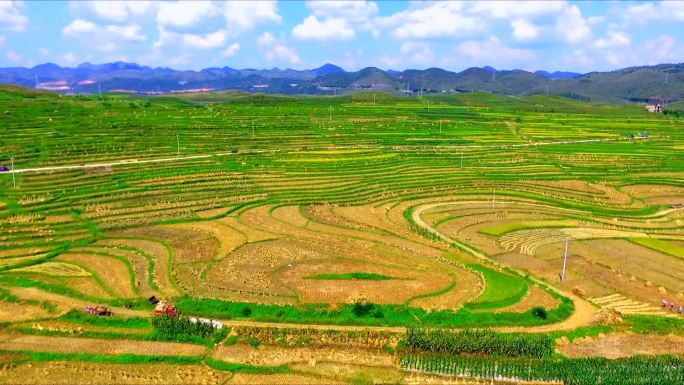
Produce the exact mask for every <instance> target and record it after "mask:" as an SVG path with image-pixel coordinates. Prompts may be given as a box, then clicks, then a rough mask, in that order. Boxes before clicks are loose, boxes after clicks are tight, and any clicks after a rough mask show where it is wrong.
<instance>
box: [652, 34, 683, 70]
mask: <svg viewBox="0 0 684 385" xmlns="http://www.w3.org/2000/svg"><path fill="white" fill-rule="evenodd" d="M676 44H677V40H676V39H675V38H674V37H672V36H670V35H663V36H660V37H657V38H655V39H652V40H647V41H646V42H644V49H645V51H646V52H645V54H646V55H645V57H646V60H648V61H649V64H657V63H664V62H671V61H681V60H683V59H684V58H683V57H682V53H683V50H682V49H681V48H680V49H675V46H676Z"/></svg>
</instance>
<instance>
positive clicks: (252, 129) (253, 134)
mask: <svg viewBox="0 0 684 385" xmlns="http://www.w3.org/2000/svg"><path fill="white" fill-rule="evenodd" d="M252 140H254V121H253V120H252Z"/></svg>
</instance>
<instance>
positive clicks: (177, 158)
mask: <svg viewBox="0 0 684 385" xmlns="http://www.w3.org/2000/svg"><path fill="white" fill-rule="evenodd" d="M624 140H629V139H628V138H602V139H582V140H562V141H556V142H535V143H512V144H495V145H471V146H367V145H366V146H321V147H311V148H308V149H307V150H303V149H302V148H295V147H291V148H279V149H269V150H258V149H251V150H243V151H241V153H276V152H291V151H300V152H302V151H320V150H352V149H353V150H358V149H364V150H392V151H411V150H420V149H423V148H430V149H431V150H434V149H440V150H447V151H448V150H453V151H463V150H464V149H482V148H501V149H506V148H520V147H535V146H549V145H557V144H590V143H602V142H617V141H624ZM229 155H234V154H233V153H231V152H217V153H212V154H203V155H187V156H175V157H169V158H156V159H142V160H139V159H121V160H117V161H111V162H103V163H90V164H70V165H64V166H49V167H31V168H20V169H15V170H11V171H8V172H9V173H16V174H20V173H25V172H45V171H57V170H78V169H86V168H95V167H111V166H120V165H124V164H145V163H166V162H182V161H185V160H195V159H207V158H211V157H213V156H229Z"/></svg>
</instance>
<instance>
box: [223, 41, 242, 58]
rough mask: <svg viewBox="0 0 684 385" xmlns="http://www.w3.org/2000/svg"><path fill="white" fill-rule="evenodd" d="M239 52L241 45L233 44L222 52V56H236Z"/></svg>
mask: <svg viewBox="0 0 684 385" xmlns="http://www.w3.org/2000/svg"><path fill="white" fill-rule="evenodd" d="M239 50H240V44H239V43H233V44H231V45H230V46H228V47H227V48H226V49H224V50H223V51H221V56H223V57H231V56H235V55H236V54H237V53H238V51H239Z"/></svg>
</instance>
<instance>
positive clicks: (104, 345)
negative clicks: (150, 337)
mask: <svg viewBox="0 0 684 385" xmlns="http://www.w3.org/2000/svg"><path fill="white" fill-rule="evenodd" d="M0 350H13V351H25V350H28V351H36V352H59V353H91V354H139V355H160V356H197V355H202V354H204V353H206V351H207V349H206V348H205V347H203V346H200V345H192V344H183V343H177V342H157V341H127V340H102V339H96V338H80V337H56V336H40V335H23V334H13V333H2V332H0Z"/></svg>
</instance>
